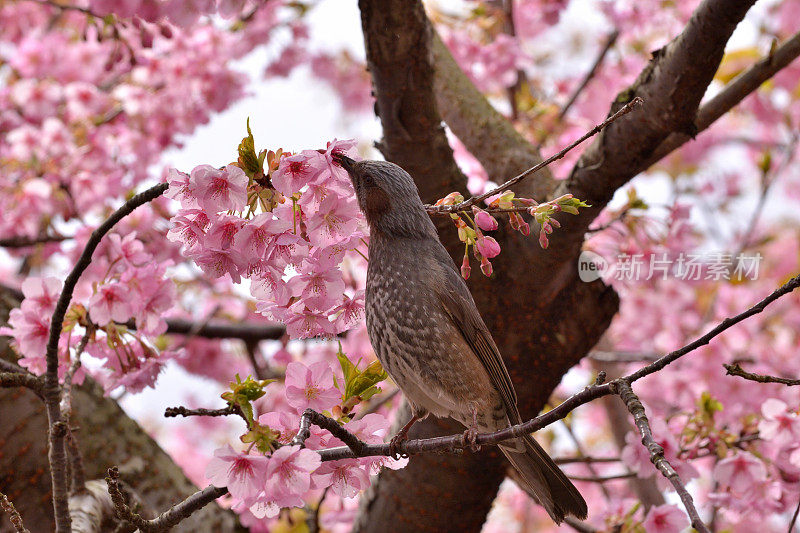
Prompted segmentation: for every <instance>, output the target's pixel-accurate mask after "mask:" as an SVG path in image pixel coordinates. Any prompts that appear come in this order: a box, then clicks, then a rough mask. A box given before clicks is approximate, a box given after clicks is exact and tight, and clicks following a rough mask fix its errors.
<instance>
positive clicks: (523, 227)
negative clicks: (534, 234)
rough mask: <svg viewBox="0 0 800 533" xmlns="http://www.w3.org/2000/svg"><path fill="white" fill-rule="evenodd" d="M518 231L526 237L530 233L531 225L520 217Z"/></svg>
mask: <svg viewBox="0 0 800 533" xmlns="http://www.w3.org/2000/svg"><path fill="white" fill-rule="evenodd" d="M519 232H520V233H522V234H523V235H525V236H526V237H527V236H528V235H530V234H531V225H530V224H528V223H527V222H525V221H524V220H522V219H520V224H519Z"/></svg>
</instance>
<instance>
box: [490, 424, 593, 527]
mask: <svg viewBox="0 0 800 533" xmlns="http://www.w3.org/2000/svg"><path fill="white" fill-rule="evenodd" d="M500 449H501V450H502V451H503V453H504V454H505V456H506V457H507V458H508V460H509V461H511V464H512V465H514V468H515V469H516V470H517V472H518V473H519V474H520V477H521V478H522V479H521V488H522V489H523V490H524V491H525V492H527V493H528V495H529V496H531V497H532V498H533V499H534V500H536V501H537V502H538V503H539V504H540V505H541V506H542V507H544V508H545V509H546V510H547V513H548V514H549V515H550V517H551V518H552V519H553V520H555V522H556V523H559V524H560V523H561V522H562V521H563V520H564V517H565V516H569V515H573V516H575V517H577V518H580V519H581V520H583V519H584V518H586V514H587V512H588V510H587V508H586V501H585V500H584V499H583V496H581V493H580V492H578V489H576V488H575V485H573V484H572V482H571V481H570V480H569V479H567V476H566V475H565V474H564V472H562V471H561V469H560V468H558V466H557V465H556V464H555V463H554V462H553V460H552V459H551V458H550V456H549V455H547V452H545V451H544V450H543V449H542V447H541V446H539V443H537V442H536V441H535V440H534V439H533V437H530V436H527V435H526V436H524V437H521V438H519V439H515V440H513V441H508V442H507V443H505V444H501V445H500Z"/></svg>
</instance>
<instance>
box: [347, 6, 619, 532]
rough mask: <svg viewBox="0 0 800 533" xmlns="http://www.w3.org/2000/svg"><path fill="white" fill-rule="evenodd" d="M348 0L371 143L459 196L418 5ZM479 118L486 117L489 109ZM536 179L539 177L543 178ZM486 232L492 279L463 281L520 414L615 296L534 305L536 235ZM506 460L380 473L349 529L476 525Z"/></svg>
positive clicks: (524, 154) (593, 329)
mask: <svg viewBox="0 0 800 533" xmlns="http://www.w3.org/2000/svg"><path fill="white" fill-rule="evenodd" d="M359 6H360V8H361V16H362V25H363V29H364V35H365V43H366V48H367V63H368V67H369V69H370V71H371V73H372V77H373V83H374V86H375V94H376V97H377V102H376V111H377V113H378V115H379V117H380V118H381V122H382V124H383V140H382V141H381V142H380V143H378V147H379V148H380V149H381V151H382V152H383V154H384V156H385V157H386V159H387V160H390V161H394V162H395V163H397V164H399V165H401V166H402V167H403V168H405V169H406V170H407V171H408V172H409V173H410V174H411V175H412V176H413V177H414V179H415V181H416V183H417V186H418V188H419V190H420V195H421V196H422V199H423V201H425V202H433V201H435V200H436V199H438V198H441V197H443V196H445V195H446V194H448V193H449V192H451V191H453V190H458V191H460V192H462V193H466V180H465V178H464V176H463V175H462V174H461V172H460V170H459V169H458V167H457V165H456V164H455V161H454V160H453V155H452V150H451V149H450V146H449V144H448V142H447V138H446V136H445V134H444V130H443V128H442V126H441V120H442V119H441V116H440V115H439V113H438V110H437V105H436V98H435V96H434V71H433V67H432V64H431V55H430V54H431V42H432V41H431V39H432V31H431V28H430V26H429V24H428V20H427V17H426V16H425V13H424V10H423V9H422V6H421V4H420V3H419V2H408V1H405V0H395V1H390V2H386V1H382V2H379V1H368V0H362V1H361V2H360V3H359ZM481 98H482V97H481ZM484 101H485V100H484ZM462 109H464V107H463V106H462ZM473 109H474V108H473ZM484 111H486V112H488V109H485V108H484ZM452 116H453V117H455V116H456V114H455V112H454V114H453V115H452ZM488 117H489V119H490V120H492V121H496V120H497V116H492V115H491V113H489V115H488ZM453 120H455V118H453ZM503 120H504V119H503ZM495 123H496V122H495ZM508 127H510V125H507V127H505V129H504V131H505V132H506V134H507V135H508V136H509V138H512V139H513V138H514V136H515V135H516V141H515V143H516V146H518V147H519V146H520V139H522V138H521V136H519V135H518V134H516V132H514V131H513V127H511V128H510V129H508ZM475 142H476V143H478V144H479V142H480V141H475ZM470 144H473V141H470ZM518 153H519V154H521V156H517V157H509V158H506V161H505V162H503V164H502V165H500V160H499V159H498V160H497V161H496V163H497V164H498V167H497V169H496V171H497V172H501V171H502V172H511V173H512V174H513V173H516V172H520V171H522V170H525V169H526V168H528V166H529V164H531V162H533V163H535V162H536V161H537V160H538V159H537V157H538V155H537V154H536V153H535V151H534V150H532V149H531V148H526V149H524V150H518ZM501 168H502V170H500V169H501ZM545 176H546V175H545ZM546 178H548V179H549V176H546ZM543 183H545V185H546V180H545V181H544V182H543ZM435 222H436V223H437V226H438V227H439V230H440V236H441V237H442V242H444V244H445V246H447V248H448V250H449V251H450V253H451V255H452V256H453V257H454V258H455V259H458V261H459V262H460V255H462V254H463V246H462V245H461V244H460V243H459V242H458V240H457V237H456V235H455V231H454V228H453V226H452V223H451V222H450V220H449V219H448V218H447V217H441V218H438V219H437V220H435ZM498 239H499V240H500V241H501V242H502V244H503V254H501V255H500V256H499V257H498V258H497V259H496V262H495V272H496V274H495V275H493V276H492V279H485V278H483V277H482V276H481V275H480V274H476V275H475V276H473V277H472V279H471V280H470V287H471V290H472V292H473V295H474V297H475V301H476V303H477V305H478V308H479V309H480V310H481V314H482V316H483V318H484V320H485V321H486V323H487V325H488V326H489V328H490V330H491V331H492V332H493V335H494V337H495V340H496V341H497V343H498V346H499V347H500V351H501V352H502V353H503V354H504V358H505V360H506V363H507V365H508V369H509V372H510V374H511V377H512V379H513V380H514V385H515V388H516V390H517V393H518V396H519V399H520V402H519V403H520V410H521V412H522V414H523V417H532V416H534V415H535V414H536V413H538V411H539V410H540V409H541V408H542V406H543V405H544V404H545V402H546V401H547V399H548V397H549V396H550V393H551V391H552V389H553V388H554V387H555V386H556V385H557V384H558V382H559V381H560V380H561V376H562V375H563V374H564V372H566V370H567V369H569V368H570V367H571V366H573V365H574V364H575V363H577V362H578V361H579V360H580V358H581V357H582V356H583V355H584V354H585V353H586V352H587V351H588V350H589V349H590V348H591V346H592V345H593V344H594V343H595V342H596V340H597V339H598V338H599V336H600V335H601V334H602V332H603V331H604V330H605V329H606V328H607V327H608V324H609V322H610V320H611V317H612V316H613V315H614V313H615V312H616V310H617V305H618V299H617V297H616V294H615V293H614V292H613V290H611V289H610V288H608V287H606V286H605V285H603V284H602V283H600V282H596V283H589V284H584V283H581V284H576V285H575V286H574V287H572V290H570V291H569V292H565V293H564V294H563V295H560V296H561V297H560V298H559V299H557V301H554V302H549V303H548V304H547V305H544V303H543V302H541V301H539V300H538V299H537V297H536V291H535V288H534V287H535V284H536V276H537V269H535V268H534V265H533V264H532V263H531V262H530V261H529V259H530V258H531V257H532V254H531V251H532V250H535V246H538V244H537V243H536V239H531V238H527V237H523V236H522V235H520V234H519V233H515V232H507V231H501V232H499V235H498ZM462 429H463V428H461V427H460V425H459V424H457V423H455V422H453V421H451V420H436V419H429V420H426V421H424V422H421V423H418V424H417V425H416V426H415V428H414V430H412V437H414V436H428V435H431V436H432V435H441V434H445V433H452V432H455V431H460V430H462ZM506 468H507V464H506V462H505V460H504V459H503V458H502V457H501V456H500V455H499V454H498V452H497V450H495V449H490V450H486V451H484V452H482V453H479V454H471V453H468V454H464V455H462V456H458V457H451V456H435V455H430V456H417V457H414V458H413V459H412V460H411V463H410V464H409V466H408V467H406V468H405V469H403V470H401V471H386V472H383V473H382V474H381V475H380V477H379V479H378V481H377V483H376V484H375V485H374V486H373V488H372V489H371V490H370V491H369V493H368V494H367V495H365V497H364V498H363V499H362V509H361V514H360V516H359V519H358V522H357V524H356V528H355V530H356V531H364V532H367V531H376V532H377V531H389V530H391V531H478V530H480V527H481V526H482V524H483V522H484V521H485V519H486V514H487V512H488V511H489V508H490V507H491V503H492V501H493V500H494V497H495V494H496V492H497V488H498V487H499V484H500V482H501V481H502V480H503V478H504V477H505V471H506Z"/></svg>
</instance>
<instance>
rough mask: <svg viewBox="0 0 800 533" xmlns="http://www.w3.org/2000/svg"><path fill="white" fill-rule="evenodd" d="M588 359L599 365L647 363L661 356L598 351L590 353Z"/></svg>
mask: <svg viewBox="0 0 800 533" xmlns="http://www.w3.org/2000/svg"><path fill="white" fill-rule="evenodd" d="M586 357H588V358H589V359H591V360H592V361H597V362H598V363H647V362H652V361H656V360H657V359H658V358H659V357H660V355H659V354H657V353H637V352H606V351H602V350H596V351H593V352H589V354H588V355H587V356H586Z"/></svg>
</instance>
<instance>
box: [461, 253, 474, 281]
mask: <svg viewBox="0 0 800 533" xmlns="http://www.w3.org/2000/svg"><path fill="white" fill-rule="evenodd" d="M471 271H472V268H471V267H470V266H469V257H468V256H467V254H464V260H463V261H462V262H461V277H462V278H464V279H469V273H470V272H471Z"/></svg>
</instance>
